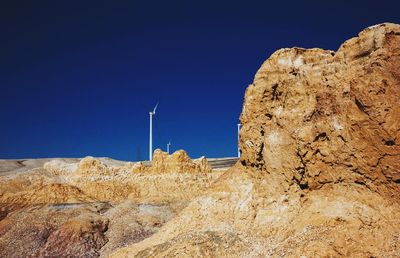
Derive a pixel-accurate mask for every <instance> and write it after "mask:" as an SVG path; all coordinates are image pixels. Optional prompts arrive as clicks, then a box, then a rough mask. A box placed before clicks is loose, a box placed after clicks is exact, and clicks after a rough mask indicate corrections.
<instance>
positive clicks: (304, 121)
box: [113, 23, 400, 257]
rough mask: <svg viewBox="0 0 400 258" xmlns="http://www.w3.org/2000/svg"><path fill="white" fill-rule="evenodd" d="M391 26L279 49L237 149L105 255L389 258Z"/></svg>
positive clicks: (395, 134) (393, 233) (394, 63)
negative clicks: (218, 170) (337, 41)
mask: <svg viewBox="0 0 400 258" xmlns="http://www.w3.org/2000/svg"><path fill="white" fill-rule="evenodd" d="M399 99H400V25H396V24H389V23H386V24H380V25H377V26H373V27H369V28H367V29H365V30H364V31H362V32H361V33H360V34H359V35H358V37H355V38H353V39H350V40H348V41H346V42H345V43H344V44H343V45H342V46H341V47H340V48H339V50H338V51H336V52H333V51H326V50H322V49H301V48H292V49H281V50H278V51H277V52H275V53H274V54H273V55H272V56H271V57H270V58H269V59H268V60H267V61H265V62H264V64H263V65H262V66H261V68H260V69H259V70H258V72H257V74H256V76H255V78H254V82H253V83H252V84H251V85H250V86H249V87H248V88H247V90H246V94H245V100H244V105H243V111H242V114H241V123H242V129H241V132H240V149H241V152H242V156H241V159H240V161H239V162H238V163H237V164H236V166H235V167H234V168H232V169H231V170H229V171H228V172H226V173H225V174H224V175H222V176H221V177H220V178H219V180H218V181H217V182H216V183H214V184H213V186H212V187H211V188H209V189H208V191H207V192H206V193H205V194H203V195H202V196H199V197H198V198H196V199H195V200H193V201H192V202H191V203H190V204H189V205H188V206H187V207H186V208H185V209H184V210H183V211H182V212H181V213H180V214H178V216H177V217H176V218H175V219H173V220H171V221H170V222H168V223H167V224H166V225H165V226H164V227H162V228H161V229H160V231H158V233H156V234H154V235H153V236H151V237H149V238H147V239H145V240H143V241H141V242H139V243H136V244H134V245H131V246H129V247H126V248H122V249H120V250H118V251H117V252H115V253H114V254H113V257H132V256H135V255H136V256H138V257H203V256H208V257H215V256H218V257H337V256H344V257H398V256H399V253H400V244H399V239H400V233H399V232H400V219H399V216H398V215H399V214H400V205H399V198H398V196H399V194H400V180H399V176H400V167H399V159H400V144H399V141H400V102H399Z"/></svg>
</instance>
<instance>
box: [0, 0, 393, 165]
mask: <svg viewBox="0 0 400 258" xmlns="http://www.w3.org/2000/svg"><path fill="white" fill-rule="evenodd" d="M399 5H400V4H399V1H342V2H341V1H292V2H291V1H275V2H273V3H271V1H187V0H186V1H71V0H68V1H64V0H57V1H54V0H51V1H18V0H16V1H1V2H0V31H1V38H0V90H1V91H0V158H39V157H82V156H86V155H92V156H108V157H112V158H116V159H123V160H137V159H146V158H147V157H148V116H149V114H148V112H149V111H150V110H151V109H152V108H153V106H154V105H155V103H156V102H157V101H159V102H160V105H159V109H158V112H157V115H156V117H155V120H154V145H155V147H162V148H164V149H165V146H166V144H167V142H168V140H169V139H171V141H172V148H173V149H181V148H183V149H186V150H187V151H188V152H189V154H190V155H191V156H192V157H198V156H200V155H206V156H208V157H223V156H234V155H236V129H237V127H236V126H237V123H238V118H239V114H240V111H241V107H242V101H243V96H244V91H245V89H246V87H247V85H248V84H250V83H251V82H252V80H253V77H254V74H255V72H256V71H257V69H258V68H259V66H260V65H261V64H262V62H263V61H264V60H265V59H266V58H268V56H270V55H271V54H272V53H273V52H274V51H276V50H277V49H279V48H282V47H293V46H299V47H306V48H310V47H321V48H325V49H332V50H336V49H337V48H338V46H339V45H340V44H341V43H342V42H343V41H344V40H346V39H348V38H350V37H353V36H355V35H356V34H357V33H358V32H359V31H361V30H362V29H363V28H365V27H367V26H370V25H373V24H376V23H381V22H386V21H388V22H396V23H400V14H399V10H400V6H399Z"/></svg>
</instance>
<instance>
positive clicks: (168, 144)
mask: <svg viewBox="0 0 400 258" xmlns="http://www.w3.org/2000/svg"><path fill="white" fill-rule="evenodd" d="M170 146H171V140H169V142H168V143H167V153H168V154H169V147H170Z"/></svg>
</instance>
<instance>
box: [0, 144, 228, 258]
mask: <svg viewBox="0 0 400 258" xmlns="http://www.w3.org/2000/svg"><path fill="white" fill-rule="evenodd" d="M157 155H159V157H158V162H157V166H156V165H155V166H145V165H144V164H141V163H130V162H119V161H115V160H110V159H107V158H93V157H86V158H83V159H81V160H78V159H73V160H69V159H55V160H38V161H35V162H31V161H23V162H20V161H12V162H8V161H3V162H2V163H3V164H0V165H1V167H0V169H4V171H5V176H3V174H0V185H1V187H0V257H27V256H34V257H98V256H100V255H101V256H103V257H107V256H108V255H109V254H111V253H112V252H114V251H115V250H116V249H117V248H121V247H124V246H126V245H129V244H133V243H136V242H139V241H141V240H143V239H145V238H147V237H149V236H150V235H152V234H154V233H155V232H157V231H158V230H159V229H160V228H161V227H162V226H163V225H164V224H165V223H166V222H167V221H169V220H170V219H171V218H173V217H174V216H175V215H176V214H177V213H178V212H179V211H180V210H182V209H183V208H184V207H185V206H186V205H187V204H188V202H189V201H190V200H191V199H193V198H195V197H196V196H199V195H201V193H202V191H203V189H205V188H206V187H208V186H209V185H210V184H211V183H212V182H214V181H215V180H216V179H217V178H218V177H219V176H220V175H221V174H222V172H220V171H216V172H213V173H205V172H210V171H211V168H210V166H209V165H208V163H207V161H206V160H205V159H199V160H198V161H197V160H195V161H192V160H190V158H189V157H188V156H187V154H186V153H185V152H184V151H179V152H176V153H175V154H173V155H171V156H168V155H164V153H161V152H160V153H159V154H157V153H156V155H155V156H156V157H157ZM161 156H162V157H165V159H164V160H160V158H161ZM156 160H157V159H156ZM3 165H4V166H3ZM40 166H43V168H40ZM8 169H18V171H19V172H18V173H15V174H13V173H9V172H8ZM159 169H160V170H159ZM158 170H159V171H158ZM2 171H3V170H1V172H2Z"/></svg>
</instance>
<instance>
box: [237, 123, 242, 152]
mask: <svg viewBox="0 0 400 258" xmlns="http://www.w3.org/2000/svg"><path fill="white" fill-rule="evenodd" d="M237 126H238V131H237V141H238V147H237V152H238V154H237V155H238V158H240V148H239V134H240V126H241V124H238V125H237Z"/></svg>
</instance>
